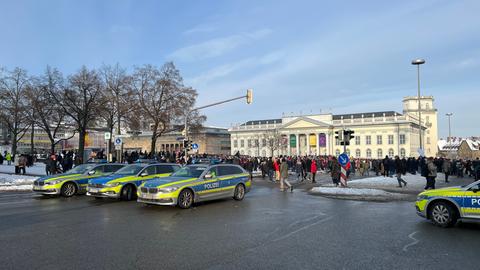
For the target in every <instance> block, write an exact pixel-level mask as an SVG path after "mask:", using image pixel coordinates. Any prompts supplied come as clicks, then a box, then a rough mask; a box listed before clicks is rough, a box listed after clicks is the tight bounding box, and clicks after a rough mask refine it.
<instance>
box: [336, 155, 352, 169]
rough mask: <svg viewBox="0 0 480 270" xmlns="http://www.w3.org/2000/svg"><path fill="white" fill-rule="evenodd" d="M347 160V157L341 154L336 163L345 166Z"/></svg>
mask: <svg viewBox="0 0 480 270" xmlns="http://www.w3.org/2000/svg"><path fill="white" fill-rule="evenodd" d="M349 161H350V160H349V158H348V155H347V154H345V153H343V154H341V155H340V156H338V163H340V165H342V166H346V165H347V164H348V162H349Z"/></svg>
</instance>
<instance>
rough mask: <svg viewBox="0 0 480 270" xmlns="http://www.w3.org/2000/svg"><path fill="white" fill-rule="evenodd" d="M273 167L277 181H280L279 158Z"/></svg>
mask: <svg viewBox="0 0 480 270" xmlns="http://www.w3.org/2000/svg"><path fill="white" fill-rule="evenodd" d="M273 168H274V169H275V181H280V162H279V160H278V159H277V158H276V159H275V161H274V162H273Z"/></svg>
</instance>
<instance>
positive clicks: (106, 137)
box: [105, 132, 112, 141]
mask: <svg viewBox="0 0 480 270" xmlns="http://www.w3.org/2000/svg"><path fill="white" fill-rule="evenodd" d="M110 138H112V134H111V133H110V132H105V141H108V140H110Z"/></svg>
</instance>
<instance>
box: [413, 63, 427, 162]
mask: <svg viewBox="0 0 480 270" xmlns="http://www.w3.org/2000/svg"><path fill="white" fill-rule="evenodd" d="M423 64H425V60H424V59H421V58H418V59H414V60H413V61H412V65H416V66H417V83H418V128H419V139H420V141H419V142H420V151H419V154H420V155H421V153H422V150H423V144H422V113H421V111H420V110H421V106H420V65H423Z"/></svg>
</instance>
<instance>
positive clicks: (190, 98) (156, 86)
mask: <svg viewBox="0 0 480 270" xmlns="http://www.w3.org/2000/svg"><path fill="white" fill-rule="evenodd" d="M132 86H133V89H134V91H135V93H136V95H137V96H138V101H139V107H138V109H139V112H140V115H142V117H143V118H144V120H145V121H147V122H149V123H150V124H151V130H152V137H151V147H150V151H151V153H154V152H155V148H156V142H157V139H158V138H159V137H161V136H162V135H163V134H165V133H168V132H171V131H178V130H181V129H182V128H183V125H182V123H183V120H184V119H185V116H186V113H187V112H189V111H190V110H191V108H192V107H193V105H194V104H195V100H196V98H197V91H196V90H195V89H193V88H191V87H186V86H184V84H183V79H182V77H181V75H180V72H179V70H178V69H176V67H175V65H174V64H173V63H171V62H168V63H166V64H164V65H163V66H162V68H161V69H158V68H156V67H154V66H151V65H145V66H143V67H140V68H137V69H136V70H135V73H134V75H133V84H132ZM204 120H205V117H203V116H201V115H200V114H199V113H198V112H197V111H195V112H192V113H191V115H190V116H189V117H188V121H189V124H190V125H191V126H194V127H195V126H198V125H199V124H201V122H202V121H204Z"/></svg>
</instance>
